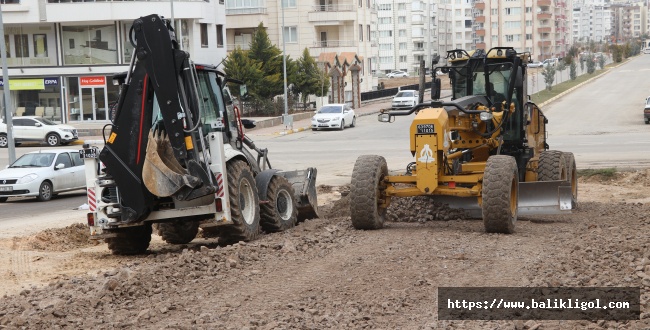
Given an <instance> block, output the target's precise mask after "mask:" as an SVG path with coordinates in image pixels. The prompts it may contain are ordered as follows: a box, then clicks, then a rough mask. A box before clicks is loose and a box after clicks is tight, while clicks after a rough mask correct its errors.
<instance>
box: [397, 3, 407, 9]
mask: <svg viewBox="0 0 650 330" xmlns="http://www.w3.org/2000/svg"><path fill="white" fill-rule="evenodd" d="M397 10H406V4H405V3H398V4H397Z"/></svg>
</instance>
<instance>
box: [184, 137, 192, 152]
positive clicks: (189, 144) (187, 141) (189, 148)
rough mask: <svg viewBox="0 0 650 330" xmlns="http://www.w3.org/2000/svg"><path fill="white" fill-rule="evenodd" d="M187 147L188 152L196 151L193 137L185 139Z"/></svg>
mask: <svg viewBox="0 0 650 330" xmlns="http://www.w3.org/2000/svg"><path fill="white" fill-rule="evenodd" d="M185 146H186V147H187V150H192V149H194V144H193V143H192V137H191V136H186V137H185Z"/></svg>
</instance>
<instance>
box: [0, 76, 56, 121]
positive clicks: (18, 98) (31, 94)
mask: <svg viewBox="0 0 650 330" xmlns="http://www.w3.org/2000/svg"><path fill="white" fill-rule="evenodd" d="M60 82H61V80H60V78H59V77H45V78H28V79H9V88H10V90H11V100H12V103H13V106H12V108H13V109H14V115H16V116H41V117H46V118H48V119H50V120H53V121H59V122H60V121H62V120H61V118H62V113H63V112H62V108H61V83H60ZM0 87H2V89H4V80H3V79H1V78H0ZM3 97H4V94H3Z"/></svg>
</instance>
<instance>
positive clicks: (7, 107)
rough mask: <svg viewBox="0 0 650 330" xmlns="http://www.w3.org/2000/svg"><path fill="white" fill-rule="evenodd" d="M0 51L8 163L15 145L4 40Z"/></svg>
mask: <svg viewBox="0 0 650 330" xmlns="http://www.w3.org/2000/svg"><path fill="white" fill-rule="evenodd" d="M0 35H1V36H4V35H5V26H4V23H3V21H2V8H1V7H0ZM0 53H2V78H3V84H4V109H5V121H6V123H7V148H9V164H11V163H13V162H14V161H16V146H15V144H14V128H13V122H12V120H11V116H12V113H11V91H10V89H9V70H8V69H7V45H6V44H5V42H4V40H2V41H1V42H0Z"/></svg>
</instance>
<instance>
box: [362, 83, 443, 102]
mask: <svg viewBox="0 0 650 330" xmlns="http://www.w3.org/2000/svg"><path fill="white" fill-rule="evenodd" d="M430 88H431V82H430V81H427V82H426V83H425V84H424V89H430ZM403 89H412V90H419V89H420V84H413V85H406V86H400V87H395V88H386V89H381V90H377V91H371V92H364V93H361V102H363V101H368V100H374V99H380V98H384V97H392V96H395V94H397V92H399V91H400V90H403Z"/></svg>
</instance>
